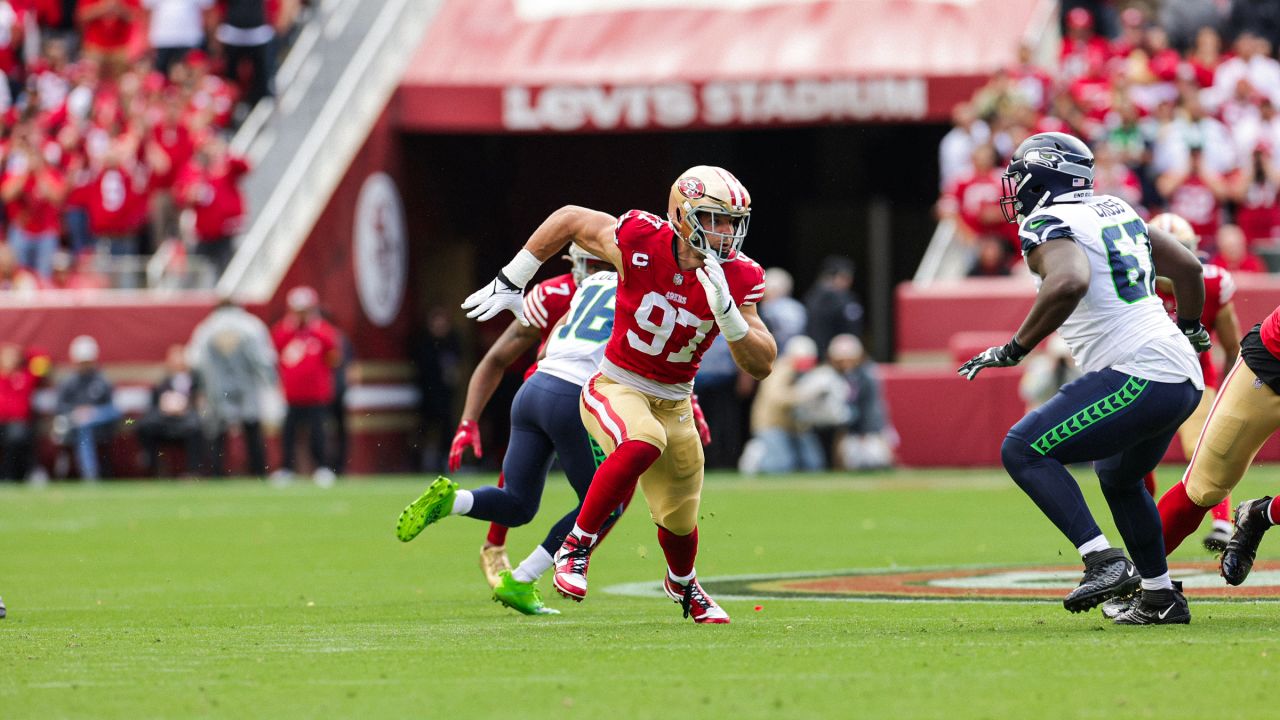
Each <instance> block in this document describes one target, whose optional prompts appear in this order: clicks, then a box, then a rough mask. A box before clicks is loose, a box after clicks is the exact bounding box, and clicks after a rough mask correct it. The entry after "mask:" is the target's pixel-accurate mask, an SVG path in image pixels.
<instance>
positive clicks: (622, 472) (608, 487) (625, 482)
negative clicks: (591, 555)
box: [578, 440, 662, 535]
mask: <svg viewBox="0 0 1280 720" xmlns="http://www.w3.org/2000/svg"><path fill="white" fill-rule="evenodd" d="M660 455H662V451H661V450H659V449H658V448H656V447H654V446H653V445H650V444H649V443H647V442H645V441H643V440H628V441H626V442H624V443H622V444H621V445H619V446H618V447H617V449H615V450H614V451H613V452H611V453H609V457H607V458H605V459H604V462H602V463H600V467H599V468H596V474H595V477H593V478H592V479H591V487H590V488H588V489H587V496H586V497H585V498H583V500H582V510H581V511H579V512H578V527H579V528H581V529H582V530H583V531H584V532H588V533H591V534H592V535H595V534H597V533H599V532H600V527H601V526H602V525H604V521H605V519H606V518H608V517H609V513H611V512H613V511H614V510H615V509H616V508H617V507H618V506H619V505H621V504H622V502H623V501H624V500H626V499H627V498H629V497H630V496H631V493H632V492H634V491H635V489H636V482H637V481H639V480H640V476H641V475H642V474H644V471H645V470H648V469H649V466H650V465H652V464H653V463H654V462H656V461H657V460H658V457H659V456H660Z"/></svg>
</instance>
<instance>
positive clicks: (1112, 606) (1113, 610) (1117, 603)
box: [1102, 580, 1182, 620]
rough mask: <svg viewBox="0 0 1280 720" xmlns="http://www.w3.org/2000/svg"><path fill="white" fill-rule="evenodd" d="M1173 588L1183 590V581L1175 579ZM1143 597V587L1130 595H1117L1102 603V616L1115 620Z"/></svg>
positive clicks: (1136, 604) (1132, 607)
mask: <svg viewBox="0 0 1280 720" xmlns="http://www.w3.org/2000/svg"><path fill="white" fill-rule="evenodd" d="M1173 589H1174V590H1177V591H1178V592H1182V581H1181V580H1174V581H1173ZM1141 598H1142V588H1141V587H1139V588H1138V591H1137V592H1135V593H1134V594H1132V595H1130V596H1129V597H1116V598H1111V599H1110V600H1108V601H1106V602H1104V603H1102V617H1104V618H1106V619H1108V620H1115V619H1116V618H1118V617H1120V616H1121V615H1123V614H1125V613H1127V612H1129V611H1130V610H1132V609H1134V608H1135V607H1137V606H1138V603H1139V602H1140V601H1141Z"/></svg>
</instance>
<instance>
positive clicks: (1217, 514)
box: [1209, 495, 1231, 522]
mask: <svg viewBox="0 0 1280 720" xmlns="http://www.w3.org/2000/svg"><path fill="white" fill-rule="evenodd" d="M1209 513H1210V514H1211V515H1213V519H1214V520H1221V521H1223V522H1231V496H1230V495H1228V496H1226V497H1224V498H1222V502H1220V503H1218V504H1217V505H1214V506H1213V509H1212V510H1210V511H1209Z"/></svg>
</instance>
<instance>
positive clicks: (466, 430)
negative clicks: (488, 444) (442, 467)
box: [449, 420, 484, 472]
mask: <svg viewBox="0 0 1280 720" xmlns="http://www.w3.org/2000/svg"><path fill="white" fill-rule="evenodd" d="M468 445H469V446H471V452H473V453H475V454H476V457H477V458H481V457H484V453H483V452H482V451H481V450H480V426H479V425H477V424H476V421H475V420H463V421H462V422H460V423H458V432H456V433H455V434H454V436H453V444H452V445H450V446H449V472H458V468H460V467H462V453H463V451H464V450H466V449H467V446H468Z"/></svg>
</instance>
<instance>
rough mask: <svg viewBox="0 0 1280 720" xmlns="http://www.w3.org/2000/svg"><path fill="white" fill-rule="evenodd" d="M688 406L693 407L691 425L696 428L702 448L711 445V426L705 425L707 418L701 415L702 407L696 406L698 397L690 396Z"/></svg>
mask: <svg viewBox="0 0 1280 720" xmlns="http://www.w3.org/2000/svg"><path fill="white" fill-rule="evenodd" d="M689 404H690V405H692V406H693V424H694V426H695V427H697V428H698V437H700V438H702V444H703V445H704V446H706V445H710V444H711V426H710V425H707V416H706V415H703V414H702V406H701V405H699V404H698V396H697V395H690V396H689Z"/></svg>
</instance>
